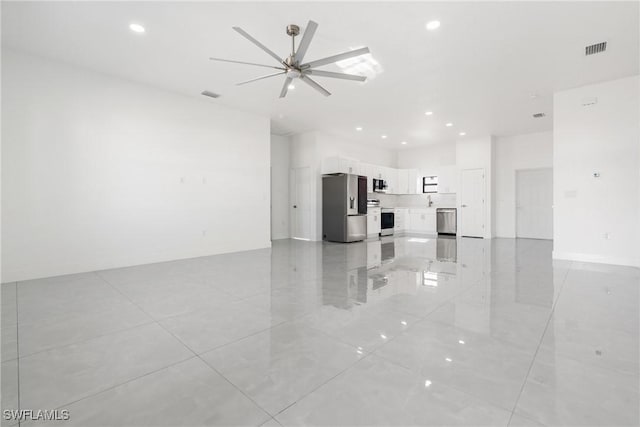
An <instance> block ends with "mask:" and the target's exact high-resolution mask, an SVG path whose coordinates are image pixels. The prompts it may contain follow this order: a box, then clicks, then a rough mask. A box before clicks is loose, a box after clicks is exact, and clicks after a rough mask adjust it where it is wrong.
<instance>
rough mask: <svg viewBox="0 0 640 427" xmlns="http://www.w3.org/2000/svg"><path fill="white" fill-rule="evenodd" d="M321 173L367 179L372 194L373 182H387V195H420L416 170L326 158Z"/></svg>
mask: <svg viewBox="0 0 640 427" xmlns="http://www.w3.org/2000/svg"><path fill="white" fill-rule="evenodd" d="M322 173H323V174H329V173H349V174H355V175H363V176H366V177H367V192H368V193H372V192H373V180H374V179H383V180H385V181H387V194H420V193H421V192H422V186H421V183H419V182H418V181H419V174H418V170H417V169H396V168H390V167H386V166H379V165H372V164H369V163H360V162H359V161H357V160H354V159H348V158H344V157H327V158H325V159H324V160H323V161H322Z"/></svg>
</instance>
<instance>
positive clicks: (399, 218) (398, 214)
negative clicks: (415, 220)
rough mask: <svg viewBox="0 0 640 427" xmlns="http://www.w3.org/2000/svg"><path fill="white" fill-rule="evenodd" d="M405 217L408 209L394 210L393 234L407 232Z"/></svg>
mask: <svg viewBox="0 0 640 427" xmlns="http://www.w3.org/2000/svg"><path fill="white" fill-rule="evenodd" d="M407 215H409V209H394V210H393V217H394V218H393V220H394V224H393V232H394V233H402V232H404V231H406V230H407Z"/></svg>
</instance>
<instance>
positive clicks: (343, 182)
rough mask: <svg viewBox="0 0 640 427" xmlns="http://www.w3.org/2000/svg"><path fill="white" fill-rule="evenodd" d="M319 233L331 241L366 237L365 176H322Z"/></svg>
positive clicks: (345, 240) (351, 240)
mask: <svg viewBox="0 0 640 427" xmlns="http://www.w3.org/2000/svg"><path fill="white" fill-rule="evenodd" d="M322 234H323V236H324V238H325V239H326V240H329V241H331V242H357V241H360V240H364V239H366V237H367V177H365V176H358V175H349V174H344V173H339V174H331V175H324V176H323V177H322Z"/></svg>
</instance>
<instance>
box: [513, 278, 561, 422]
mask: <svg viewBox="0 0 640 427" xmlns="http://www.w3.org/2000/svg"><path fill="white" fill-rule="evenodd" d="M570 270H571V266H570V267H569V268H568V269H567V271H566V273H565V274H564V277H563V278H562V284H561V286H560V292H558V297H557V298H556V299H555V300H554V301H553V305H552V307H551V311H550V312H549V318H548V319H547V324H546V325H545V327H544V331H543V332H542V335H541V336H540V342H539V343H538V346H537V347H536V351H535V353H534V354H533V358H532V359H531V363H530V364H529V369H528V370H527V375H525V377H524V381H522V386H521V387H520V392H519V393H518V397H517V399H516V401H515V403H514V404H513V408H512V409H511V415H510V416H509V422H508V424H507V425H510V424H511V420H512V419H513V414H515V412H516V408H517V407H518V403H519V402H520V398H521V397H522V392H523V391H524V388H525V386H526V385H527V380H528V379H529V375H531V370H532V369H533V365H534V364H535V361H536V358H537V357H538V352H539V351H540V347H542V342H543V341H544V337H545V335H546V334H547V329H549V324H550V323H551V319H552V318H553V314H554V313H555V309H556V304H557V303H558V301H559V300H560V296H561V295H562V291H563V290H564V285H565V282H566V280H567V276H568V275H569V271H570ZM525 418H527V417H525ZM536 422H537V421H536Z"/></svg>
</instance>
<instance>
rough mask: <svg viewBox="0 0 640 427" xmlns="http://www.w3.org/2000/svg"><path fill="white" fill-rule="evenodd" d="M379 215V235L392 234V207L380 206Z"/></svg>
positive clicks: (393, 218)
mask: <svg viewBox="0 0 640 427" xmlns="http://www.w3.org/2000/svg"><path fill="white" fill-rule="evenodd" d="M381 212H382V213H381V215H380V217H381V218H380V235H381V236H391V235H393V227H394V226H395V215H394V213H393V208H382V209H381Z"/></svg>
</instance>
